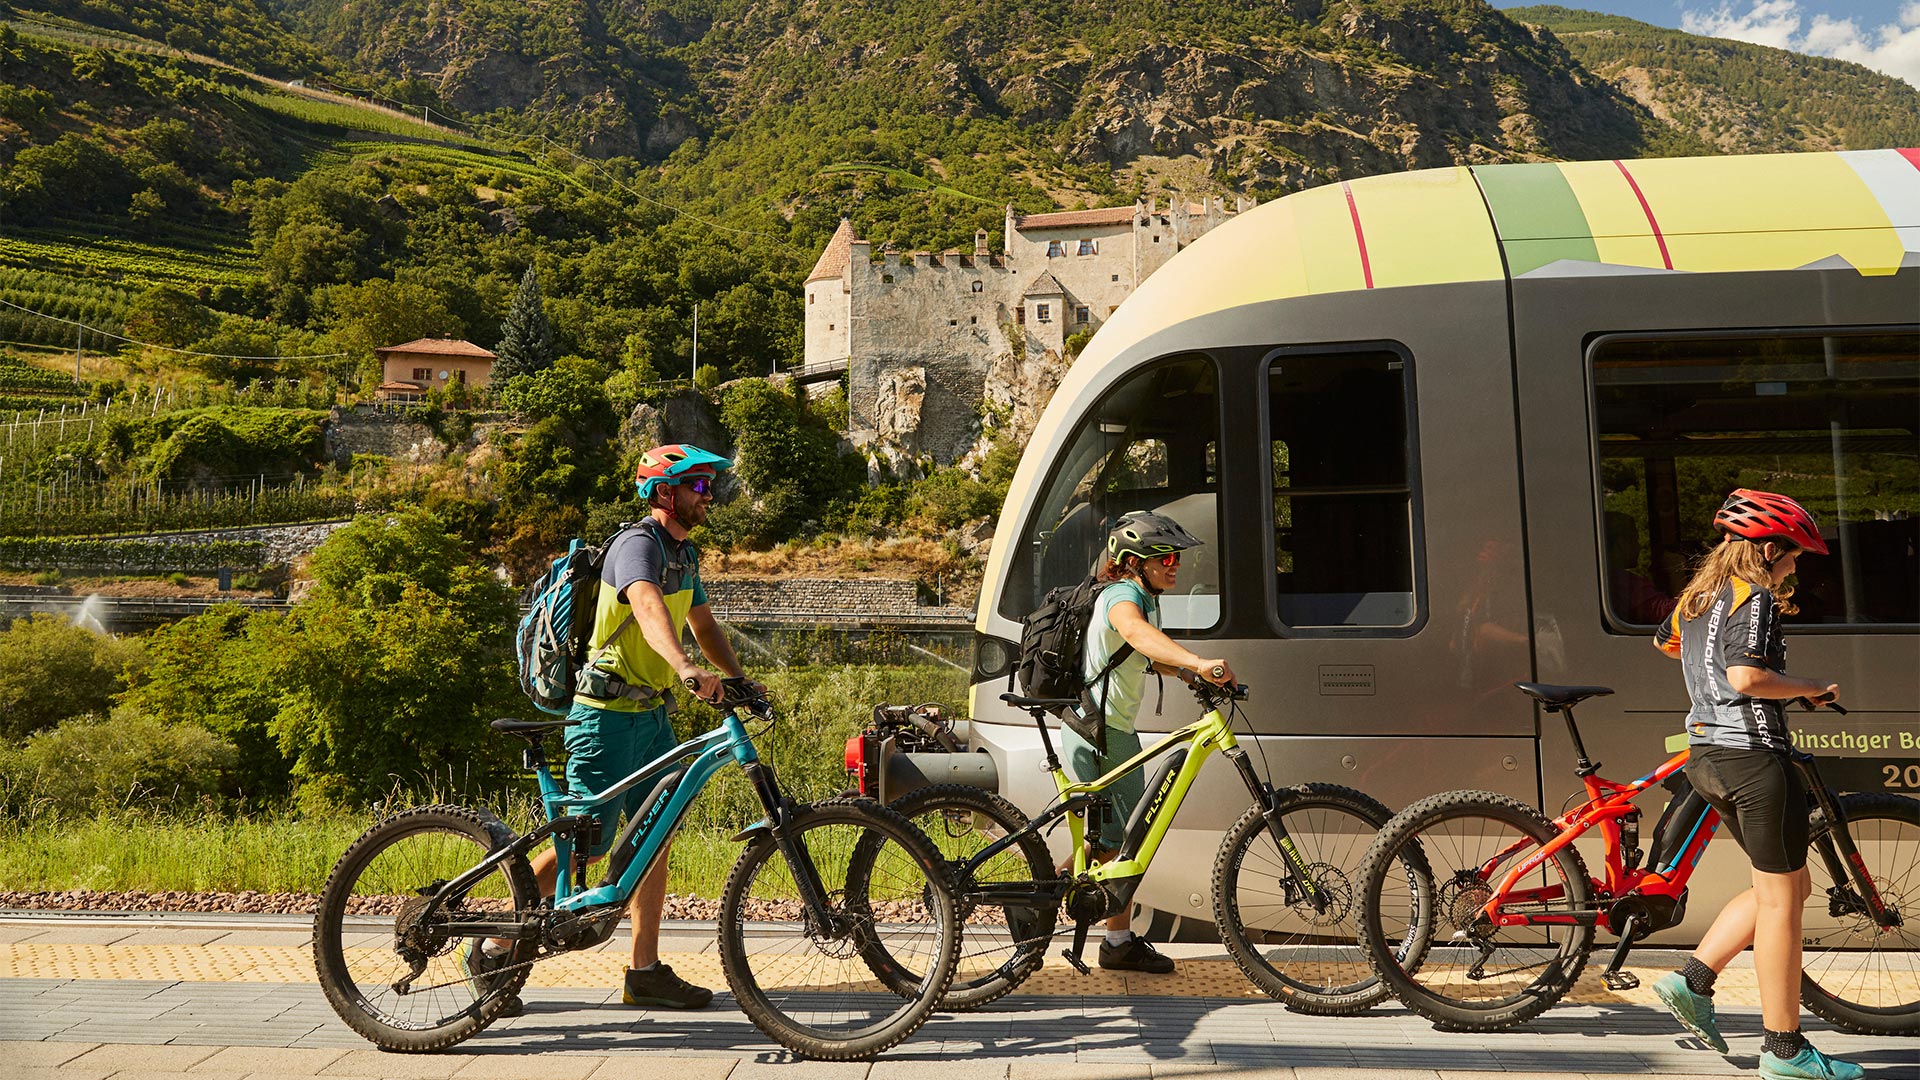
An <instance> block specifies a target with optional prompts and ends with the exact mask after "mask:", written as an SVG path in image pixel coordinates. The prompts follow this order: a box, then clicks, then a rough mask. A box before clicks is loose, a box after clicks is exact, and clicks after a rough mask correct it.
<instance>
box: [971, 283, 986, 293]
mask: <svg viewBox="0 0 1920 1080" xmlns="http://www.w3.org/2000/svg"><path fill="white" fill-rule="evenodd" d="M973 291H974V292H986V291H987V283H986V282H984V281H976V282H974V283H973Z"/></svg>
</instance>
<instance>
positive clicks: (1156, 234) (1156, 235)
mask: <svg viewBox="0 0 1920 1080" xmlns="http://www.w3.org/2000/svg"><path fill="white" fill-rule="evenodd" d="M1153 242H1154V243H1156V244H1157V243H1159V242H1160V236H1159V234H1158V233H1155V234H1154V237H1153Z"/></svg>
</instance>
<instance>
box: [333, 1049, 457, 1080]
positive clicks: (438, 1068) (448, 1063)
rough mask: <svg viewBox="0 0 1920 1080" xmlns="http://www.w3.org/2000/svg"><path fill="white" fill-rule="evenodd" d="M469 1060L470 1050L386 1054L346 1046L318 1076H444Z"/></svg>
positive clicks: (405, 1079) (404, 1079) (441, 1079)
mask: <svg viewBox="0 0 1920 1080" xmlns="http://www.w3.org/2000/svg"><path fill="white" fill-rule="evenodd" d="M471 1060H472V1055H470V1054H390V1053H387V1052H386V1051H384V1050H349V1051H347V1052H346V1053H345V1054H342V1055H340V1057H338V1058H336V1059H334V1060H333V1061H332V1062H329V1063H328V1064H327V1065H326V1067H325V1068H323V1069H321V1071H320V1073H319V1075H321V1076H377V1077H382V1078H384V1080H448V1078H449V1077H451V1076H453V1074H454V1073H456V1072H459V1071H460V1070H461V1069H463V1068H465V1067H466V1065H467V1062H469V1061H471Z"/></svg>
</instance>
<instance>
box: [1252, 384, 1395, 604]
mask: <svg viewBox="0 0 1920 1080" xmlns="http://www.w3.org/2000/svg"><path fill="white" fill-rule="evenodd" d="M1410 378H1411V372H1410V370H1409V366H1408V364H1407V362H1406V358H1405V357H1404V356H1403V355H1402V354H1400V353H1398V352H1394V351H1389V350H1386V349H1380V348H1364V347H1363V348H1358V349H1352V350H1342V351H1338V352H1317V351H1316V352H1310V353H1307V352H1302V353H1294V352H1288V353H1282V354H1278V355H1276V356H1274V357H1273V358H1272V360H1271V361H1270V362H1269V367H1268V372H1267V423H1268V432H1269V436H1268V437H1269V440H1270V447H1269V449H1270V453H1269V462H1268V464H1269V468H1270V470H1271V476H1272V483H1273V536H1274V552H1273V557H1274V567H1273V570H1274V582H1275V601H1276V609H1277V610H1276V612H1275V614H1276V615H1277V616H1278V617H1279V620H1280V622H1281V623H1282V624H1284V625H1286V626H1289V627H1309V628H1310V627H1383V628H1401V627H1408V626H1412V625H1413V624H1414V623H1415V622H1416V621H1417V619H1418V616H1419V611H1418V610H1417V603H1416V600H1415V597H1416V595H1417V593H1416V590H1415V588H1414V570H1415V552H1414V540H1413V537H1414V533H1415V527H1414V524H1415V523H1414V514H1415V500H1414V485H1413V482H1412V476H1413V472H1414V470H1413V465H1412V459H1413V444H1412V442H1411V440H1410V439H1409V438H1408V431H1409V425H1408V420H1407V401H1408V397H1409V393H1410V391H1409V385H1408V384H1409V380H1410Z"/></svg>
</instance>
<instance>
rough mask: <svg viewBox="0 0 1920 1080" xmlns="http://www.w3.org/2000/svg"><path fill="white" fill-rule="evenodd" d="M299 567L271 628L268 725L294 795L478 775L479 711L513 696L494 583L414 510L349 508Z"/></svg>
mask: <svg viewBox="0 0 1920 1080" xmlns="http://www.w3.org/2000/svg"><path fill="white" fill-rule="evenodd" d="M311 567H312V572H313V575H314V592H313V596H312V598H311V599H309V600H308V601H307V602H306V603H303V604H301V605H299V606H298V607H296V608H295V609H294V610H293V611H292V612H291V613H289V615H288V616H287V619H286V621H285V622H284V623H283V624H281V625H280V627H279V629H280V633H279V634H278V638H279V640H278V642H277V645H278V647H279V648H280V649H281V650H282V655H283V657H284V662H283V663H282V664H281V666H280V667H279V669H278V671H277V672H276V674H275V677H274V684H275V688H276V690H277V691H278V693H279V695H280V708H279V711H278V713H277V714H276V715H275V717H274V719H273V721H272V725H271V727H272V730H273V732H274V734H275V735H276V736H278V738H279V740H280V746H281V748H282V750H283V751H284V752H285V753H286V754H287V756H288V757H289V758H291V759H292V770H293V775H294V777H295V779H296V780H298V781H300V782H301V783H302V784H303V785H304V788H303V792H302V794H303V798H306V799H309V800H325V801H364V800H367V799H370V798H373V797H375V796H376V795H379V794H381V793H383V792H386V791H389V790H391V789H392V788H393V786H394V785H395V784H396V783H397V784H400V785H402V786H406V787H415V786H418V785H419V784H421V783H423V782H424V781H426V780H428V779H429V778H431V779H433V780H435V782H439V780H440V779H442V778H446V777H452V778H453V779H454V780H455V781H463V780H464V779H466V778H471V779H472V780H473V781H476V782H484V781H488V780H492V779H493V778H494V777H495V774H496V770H497V769H498V767H499V766H500V764H501V763H502V762H503V761H504V758H503V757H497V756H489V755H490V754H496V753H497V752H498V750H499V748H498V747H497V746H493V745H490V744H489V742H488V740H487V739H486V721H487V720H488V719H490V718H491V717H492V716H495V715H499V714H501V713H502V712H503V711H507V710H511V709H516V708H520V707H523V706H524V699H521V698H520V697H519V694H518V692H517V687H516V685H515V682H514V677H513V670H512V662H511V660H510V659H509V656H508V648H509V645H510V643H511V640H512V629H513V617H514V613H515V606H514V600H513V595H512V593H511V592H510V591H509V590H508V588H507V586H506V585H504V584H503V583H501V582H500V580H499V579H498V578H496V577H495V576H494V574H493V572H492V571H491V570H490V569H489V568H488V567H486V566H484V565H482V564H480V563H479V562H477V561H475V560H474V559H473V557H472V555H471V554H470V553H469V552H468V550H467V549H466V548H465V547H464V546H463V545H462V544H461V543H460V542H459V541H458V540H456V539H455V538H453V537H451V536H449V535H448V534H447V532H446V529H445V527H444V526H443V525H442V524H441V522H440V520H439V519H438V518H437V517H435V516H434V515H432V514H429V513H427V512H426V511H423V510H402V511H396V512H394V513H391V514H385V515H366V516H362V517H361V518H359V519H357V520H356V521H354V522H353V524H351V525H349V526H347V527H346V528H344V529H341V530H340V531H339V532H336V533H334V534H333V535H332V536H331V537H328V539H327V541H326V543H324V544H322V545H321V546H320V548H319V550H317V551H315V552H314V556H313V561H312V564H311ZM476 762H478V765H479V767H478V768H475V767H474V766H475V763H476Z"/></svg>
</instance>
